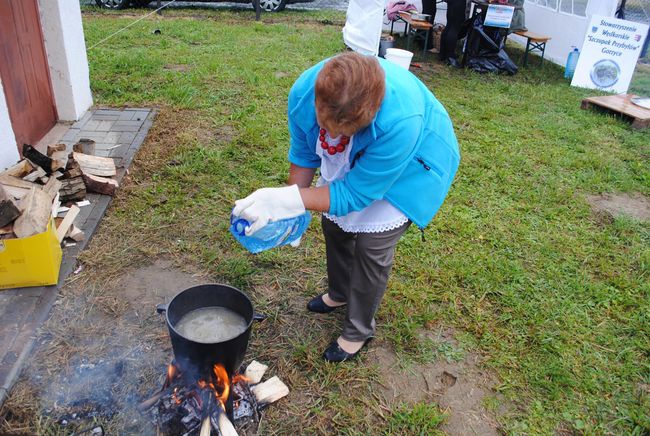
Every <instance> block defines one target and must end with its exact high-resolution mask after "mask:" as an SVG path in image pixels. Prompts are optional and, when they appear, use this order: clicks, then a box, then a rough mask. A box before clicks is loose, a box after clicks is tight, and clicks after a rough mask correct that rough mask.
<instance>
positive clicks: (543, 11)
mask: <svg viewBox="0 0 650 436" xmlns="http://www.w3.org/2000/svg"><path fill="white" fill-rule="evenodd" d="M617 2H618V0H590V1H589V5H588V6H587V17H580V16H577V15H569V14H565V13H562V12H558V11H556V10H553V9H549V8H546V7H543V6H539V5H537V4H535V3H533V2H532V1H526V2H525V3H524V10H525V11H526V27H527V28H528V30H530V31H531V32H533V33H537V34H540V35H545V36H549V37H551V40H550V41H548V42H547V43H546V52H545V54H544V59H547V58H548V59H550V60H552V61H553V62H555V63H557V64H560V65H565V64H566V59H567V56H568V55H569V52H570V51H571V47H572V46H576V47H578V48H581V47H582V42H583V41H584V38H585V31H586V30H587V25H588V24H589V20H590V17H591V15H595V14H598V15H604V16H613V15H614V12H615V10H616V6H617ZM508 39H513V40H516V41H518V42H520V43H522V44H524V45H525V44H526V40H525V39H524V38H519V37H517V36H516V35H512V36H510V37H509V38H508ZM537 54H539V53H537Z"/></svg>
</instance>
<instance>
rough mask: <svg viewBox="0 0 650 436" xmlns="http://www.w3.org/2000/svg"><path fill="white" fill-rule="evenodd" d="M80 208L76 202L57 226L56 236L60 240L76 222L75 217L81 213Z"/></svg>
mask: <svg viewBox="0 0 650 436" xmlns="http://www.w3.org/2000/svg"><path fill="white" fill-rule="evenodd" d="M79 210H80V209H79V207H77V205H76V204H73V205H72V206H70V210H69V211H68V213H66V214H65V216H64V217H63V221H61V224H59V225H58V226H57V228H56V237H57V239H58V240H59V242H61V241H63V238H65V235H66V233H68V229H69V228H70V226H72V225H73V223H74V219H75V218H77V215H79Z"/></svg>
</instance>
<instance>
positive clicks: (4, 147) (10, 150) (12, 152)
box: [0, 80, 20, 170]
mask: <svg viewBox="0 0 650 436" xmlns="http://www.w3.org/2000/svg"><path fill="white" fill-rule="evenodd" d="M18 159H20V155H19V154H18V147H17V146H16V137H15V136H14V129H13V127H11V119H10V118H9V108H8V107H7V99H6V98H5V91H4V88H3V87H2V80H0V169H2V170H3V169H5V168H8V167H10V166H11V165H13V164H15V163H16V162H17V161H18Z"/></svg>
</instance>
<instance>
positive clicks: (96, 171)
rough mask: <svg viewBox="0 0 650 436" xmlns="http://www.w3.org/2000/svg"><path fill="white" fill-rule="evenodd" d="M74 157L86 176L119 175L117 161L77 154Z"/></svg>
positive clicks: (73, 154)
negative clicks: (116, 166)
mask: <svg viewBox="0 0 650 436" xmlns="http://www.w3.org/2000/svg"><path fill="white" fill-rule="evenodd" d="M72 156H73V159H74V160H75V161H77V163H79V166H80V167H81V170H82V171H83V172H84V173H85V174H92V175H94V176H101V177H111V176H114V175H115V174H117V171H116V168H115V161H114V160H113V159H111V158H110V157H100V156H91V155H89V154H83V153H77V152H73V153H72Z"/></svg>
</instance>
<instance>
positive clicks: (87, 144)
mask: <svg viewBox="0 0 650 436" xmlns="http://www.w3.org/2000/svg"><path fill="white" fill-rule="evenodd" d="M72 151H75V152H77V153H83V154H90V155H94V154H95V141H93V140H92V139H87V138H81V139H80V140H79V142H77V143H76V144H75V145H73V146H72Z"/></svg>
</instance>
